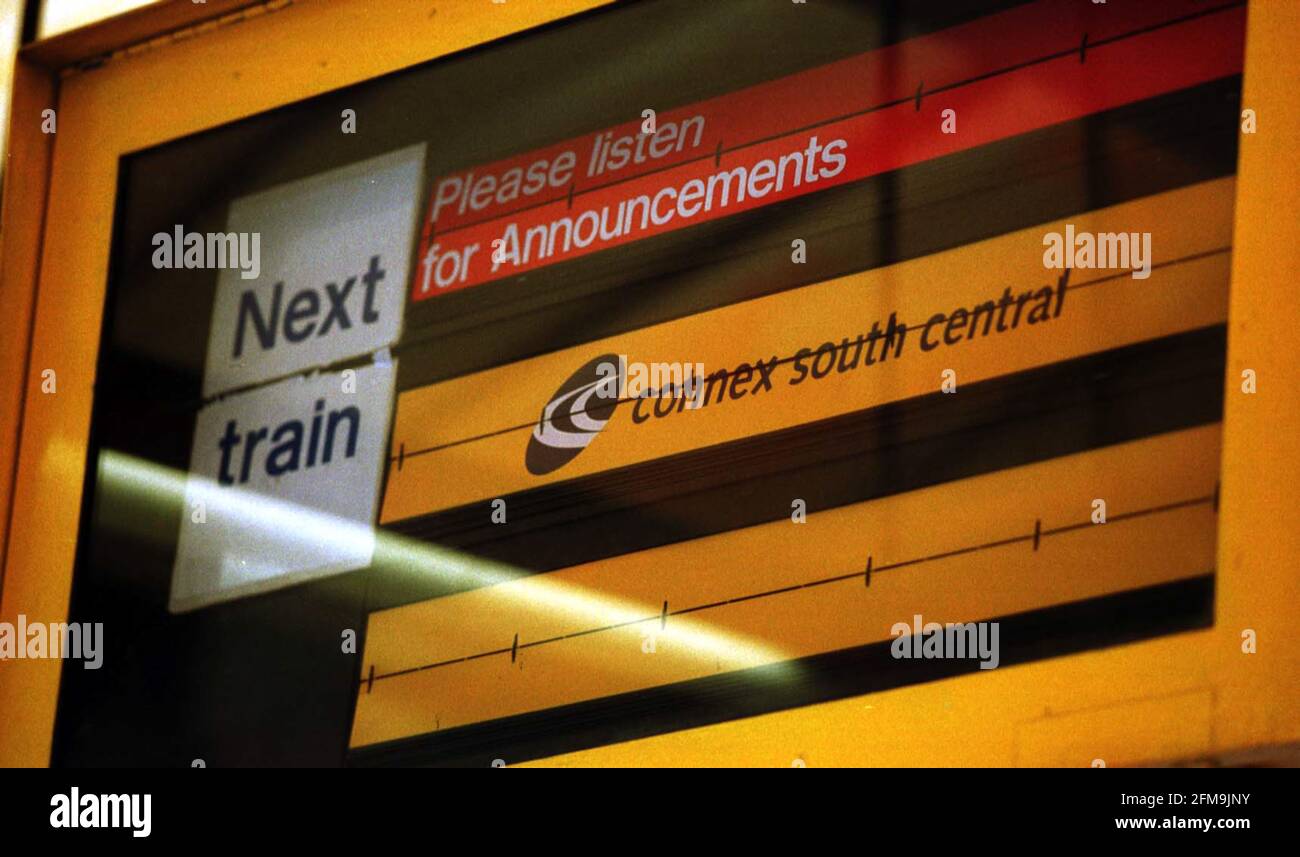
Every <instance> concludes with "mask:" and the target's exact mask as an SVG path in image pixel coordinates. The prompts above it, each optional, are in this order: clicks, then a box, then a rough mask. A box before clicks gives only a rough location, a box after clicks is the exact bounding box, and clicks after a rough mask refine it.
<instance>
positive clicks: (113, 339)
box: [52, 0, 1016, 767]
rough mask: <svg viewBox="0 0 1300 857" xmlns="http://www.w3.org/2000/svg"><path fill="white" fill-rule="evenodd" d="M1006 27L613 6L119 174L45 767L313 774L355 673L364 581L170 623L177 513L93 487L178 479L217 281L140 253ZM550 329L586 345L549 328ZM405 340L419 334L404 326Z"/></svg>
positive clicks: (935, 14)
mask: <svg viewBox="0 0 1300 857" xmlns="http://www.w3.org/2000/svg"><path fill="white" fill-rule="evenodd" d="M1013 5H1016V3H1014V2H1005V0H1002V1H1001V2H998V0H955V1H954V2H947V3H942V4H936V3H930V2H924V0H896V2H884V3H879V4H863V3H858V2H851V1H850V0H841V1H840V2H835V1H834V0H819V2H816V3H811V4H804V5H799V4H789V3H780V2H778V3H772V2H768V0H727V2H714V3H699V2H695V1H694V0H657V2H640V3H630V4H620V5H619V6H617V7H614V8H612V9H604V10H599V11H597V12H593V13H591V14H587V15H583V16H580V17H578V18H575V19H572V20H569V21H566V22H560V23H557V24H555V25H552V26H549V27H545V28H542V29H540V30H538V31H535V32H532V33H527V34H521V35H519V36H516V37H512V38H509V39H506V40H503V41H500V42H497V43H494V44H491V45H488V46H484V47H482V48H479V49H475V50H472V51H468V52H465V53H462V54H458V55H455V56H452V57H448V58H445V59H443V60H439V61H436V62H432V63H428V64H425V65H421V66H419V67H415V68H412V69H409V70H405V71H402V72H399V73H395V74H393V75H389V76H386V77H383V78H380V79H376V80H373V81H369V82H366V83H364V84H359V85H357V86H354V87H350V88H347V89H344V90H340V91H338V92H335V93H330V94H326V95H323V96H320V97H318V98H313V99H310V100H308V101H304V102H302V103H300V104H295V105H292V106H289V107H285V108H282V109H279V110H275V111H272V112H269V113H266V114H264V115H261V116H257V117H254V118H251V119H249V120H246V121H242V122H239V123H235V124H232V125H228V126H223V127H221V128H218V129H215V130H212V131H209V132H205V133H202V134H199V135H195V136H193V137H189V138H186V139H183V140H179V141H176V142H174V143H169V144H166V145H164V146H160V147H157V148H153V149H149V150H146V151H141V152H139V153H136V154H134V155H132V156H129V157H127V158H124V159H123V161H122V163H121V165H120V174H119V181H118V187H119V189H120V190H119V196H118V201H117V214H116V217H115V222H114V229H113V247H112V261H111V265H110V282H109V288H108V297H107V303H106V306H105V313H104V329H103V334H102V337H101V352H100V359H99V365H98V368H97V375H96V387H95V404H94V409H93V414H92V425H91V437H90V450H89V457H88V461H87V468H86V473H87V477H86V485H85V490H84V498H85V500H84V504H83V514H82V516H81V521H82V525H81V531H80V533H79V536H78V551H77V561H76V568H75V572H74V579H73V591H72V603H71V616H70V621H77V622H104V623H105V641H104V645H105V666H104V668H103V669H100V670H97V671H91V670H82V669H79V668H68V669H65V670H64V672H63V676H62V682H61V686H60V696H59V707H58V715H57V719H56V724H55V736H54V751H53V758H52V761H53V763H54V764H55V765H59V766H88V765H120V766H132V765H154V766H188V765H190V764H191V762H192V760H194V759H203V760H204V762H205V763H206V764H207V765H208V766H209V767H219V766H232V765H306V766H320V765H339V764H342V763H343V762H344V759H345V755H346V747H347V736H348V731H349V725H350V718H351V711H352V703H353V699H354V696H353V694H354V691H355V687H356V683H357V675H356V673H357V662H358V658H359V656H356V655H344V654H343V653H342V652H341V645H340V641H341V632H342V631H343V630H344V629H346V628H351V629H355V630H356V631H357V632H358V634H359V635H360V634H361V632H362V631H363V630H364V627H365V620H366V615H367V609H366V605H367V594H366V588H367V585H368V581H369V578H368V576H367V575H366V573H364V572H361V573H354V574H348V575H342V576H339V577H335V578H331V579H328V580H323V581H317V582H312V583H306V584H301V585H297V586H293V587H291V588H288V589H285V590H281V591H279V592H274V593H270V594H265V595H260V596H256V597H250V598H245V599H241V600H239V601H235V602H232V603H228V604H224V605H219V606H214V607H209V608H206V609H202V610H198V611H194V612H192V613H187V614H183V615H179V616H173V615H170V614H168V613H167V611H166V607H165V605H166V601H167V593H168V589H169V586H170V580H171V566H172V561H173V557H174V553H175V542H176V538H177V531H178V527H179V516H180V514H181V509H180V508H179V504H178V503H176V502H174V501H166V500H165V498H164V497H162V496H159V497H158V498H156V499H157V502H153V503H148V504H144V506H141V505H139V503H138V499H136V498H134V496H133V495H132V494H131V492H130V491H129V490H128V486H127V485H126V484H124V482H123V481H122V480H121V478H120V477H118V476H116V475H113V474H114V473H116V471H114V470H112V469H106V470H103V471H101V469H100V466H99V465H100V463H101V453H102V454H104V456H106V458H105V459H103V460H108V461H138V462H143V463H145V464H148V465H158V466H160V467H162V468H166V469H167V470H166V471H164V472H169V473H170V474H171V475H172V476H174V477H181V476H183V474H184V471H185V469H186V467H187V465H188V461H189V447H190V442H191V438H192V436H193V430H194V418H195V413H196V411H197V408H198V406H199V404H200V384H201V378H202V366H203V360H204V357H205V354H206V343H207V334H208V328H209V324H210V321H211V307H212V298H213V293H214V289H215V284H216V275H215V272H214V271H211V270H207V271H203V270H195V271H186V270H184V269H181V270H161V271H160V270H155V269H154V268H153V267H152V265H151V255H152V249H153V247H152V243H151V237H152V235H153V234H154V233H156V232H160V231H170V230H171V229H172V228H173V227H174V226H175V225H176V224H182V225H184V226H185V227H186V229H188V230H190V231H201V232H206V231H223V230H224V226H225V221H226V214H227V211H228V209H229V205H230V203H231V201H232V200H234V199H236V198H239V197H241V196H244V195H246V194H249V193H252V192H256V191H259V190H264V189H267V188H270V187H273V186H275V185H278V184H281V183H284V182H288V181H292V180H295V179H300V178H304V177H307V176H311V175H315V174H317V173H320V172H323V171H326V170H329V169H333V168H336V167H340V166H344V165H346V164H350V163H354V162H356V161H360V160H364V159H366V158H369V157H373V156H376V155H379V154H382V153H384V152H388V151H392V150H394V149H398V148H401V147H403V146H406V145H409V144H411V143H414V142H417V141H426V142H428V144H429V155H428V163H427V167H426V176H428V177H429V178H428V181H426V186H425V187H422V188H419V189H418V193H419V194H420V197H421V199H422V200H423V199H426V198H427V192H428V184H429V183H430V182H431V181H432V178H433V177H436V176H437V175H439V174H445V173H447V172H450V171H454V170H458V169H461V168H466V167H469V166H472V165H474V164H477V163H482V162H486V161H491V160H494V159H497V158H500V157H503V156H507V155H510V154H513V153H515V152H519V151H526V150H529V149H532V148H536V147H539V146H544V145H546V144H549V143H552V142H555V141H558V140H562V139H565V138H568V137H572V136H576V135H579V134H585V133H587V132H589V131H593V130H595V129H598V128H602V127H606V126H610V125H613V124H617V123H619V122H622V121H625V120H626V119H627V118H628V117H629V116H635V115H639V113H640V110H641V109H642V108H643V107H644V106H646V105H655V106H656V107H657V108H660V109H665V108H668V107H672V106H675V105H679V104H686V103H691V102H694V101H697V100H700V99H702V98H708V97H711V96H714V95H717V94H720V93H723V92H727V91H731V90H734V89H737V88H740V87H743V86H747V85H750V84H753V83H758V82H761V81H764V80H769V79H772V78H775V77H780V76H782V75H785V74H788V73H791V72H794V71H798V70H801V69H804V68H808V67H812V66H816V65H820V64H823V63H826V62H829V61H832V60H835V59H839V58H841V57H844V56H848V55H851V54H855V53H859V52H862V51H866V50H870V49H872V48H874V47H878V46H880V45H882V44H886V43H889V42H892V41H897V40H899V39H904V38H909V37H911V36H914V35H917V34H920V33H924V32H928V31H931V30H934V29H940V28H942V27H946V26H950V25H952V24H954V23H958V22H960V21H963V20H967V19H969V18H972V17H976V16H978V15H982V14H988V13H990V12H994V11H998V10H1000V9H1004V8H1007V7H1010V6H1013ZM340 37H344V36H343V34H341V36H340ZM217 85H219V83H218V84H217ZM131 107H132V109H144V108H143V105H131ZM344 109H353V110H355V111H356V112H357V117H358V133H357V134H355V135H344V134H342V133H340V122H341V119H340V113H341V111H342V110H344ZM413 192H415V191H413ZM413 243H414V242H413ZM557 276H558V275H557ZM563 276H564V277H565V278H568V277H571V276H572V275H571V274H569V273H565V274H564V275H563ZM425 312H432V310H427V311H425ZM439 312H443V313H446V312H447V310H445V309H444V310H442V311H439ZM545 321H546V323H547V324H548V325H553V326H554V329H555V330H556V331H563V330H564V329H565V328H566V327H567V328H570V329H575V330H576V329H580V328H581V322H580V321H575V320H574V319H569V320H568V321H566V320H565V316H564V315H563V313H561V314H560V315H552V316H551V317H549V318H547V319H545ZM421 322H422V319H421V318H420V317H419V313H416V314H413V315H412V317H411V319H410V324H409V327H411V328H412V329H414V328H417V327H418V326H419V325H420V323H421ZM487 332H489V333H490V330H488V331H487ZM560 335H561V334H560V333H556V336H560ZM557 341H558V340H557ZM527 347H530V348H544V347H545V343H544V342H531V343H529V344H528V345H527ZM509 354H510V352H509V351H508V350H502V351H501V352H500V353H499V354H498V355H497V357H496V358H492V357H490V356H489V358H488V359H497V360H498V361H502V360H504V359H506V358H508V357H509ZM431 359H433V360H434V361H435V362H436V361H437V360H438V359H440V358H438V357H437V356H436V355H435V356H434V357H432V358H431ZM480 359H482V357H480ZM434 371H435V372H446V371H447V370H446V369H435V370H434ZM363 644H364V640H360V641H359V645H363Z"/></svg>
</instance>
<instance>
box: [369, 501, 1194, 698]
mask: <svg viewBox="0 0 1300 857" xmlns="http://www.w3.org/2000/svg"><path fill="white" fill-rule="evenodd" d="M1213 503H1214V494H1206V495H1205V496H1203V497H1194V498H1191V499H1188V500H1179V501H1176V502H1173V503H1165V504H1163V505H1159V506H1151V507H1149V508H1146V509H1138V510H1136V511H1133V512H1124V513H1122V514H1119V515H1111V516H1110V517H1108V518H1107V520H1106V524H1096V523H1093V522H1092V521H1091V520H1089V521H1085V522H1081V523H1075V524H1065V525H1062V526H1059V527H1052V528H1050V529H1044V530H1041V531H1040V532H1039V533H1038V538H1039V539H1046V538H1048V537H1050V536H1056V535H1061V534H1063V533H1069V532H1073V531H1075V530H1081V529H1086V528H1088V527H1096V526H1105V525H1109V524H1114V523H1120V522H1123V521H1130V520H1134V519H1136V518H1142V517H1146V516H1149V515H1158V514H1161V513H1164V512H1172V511H1175V510H1178V509H1186V508H1190V507H1193V506H1201V505H1206V504H1210V505H1213ZM1034 538H1035V535H1034V533H1033V532H1030V533H1027V534H1025V535H1021V536H1011V537H1009V538H1005V539H998V540H996V541H991V542H984V543H983V544H978V545H970V546H968V547H963V548H956V549H954V550H950V551H943V552H941V553H935V554H930V555H928V556H922V557H917V558H915V559H907V560H902V561H899V562H893V563H886V564H883V565H878V566H873V568H872V574H878V573H880V572H884V571H892V570H896V569H900V568H910V567H912V566H917V565H923V564H925V563H929V562H937V561H939V560H944V559H951V558H953V557H956V556H963V555H966V554H971V553H978V552H980V551H986V550H992V549H994V548H999V547H1006V546H1008V545H1013V544H1017V543H1020V542H1032V541H1033V540H1034ZM865 573H866V572H865V570H863V569H858V570H855V571H852V572H849V573H846V574H837V575H834V576H833V577H823V578H818V579H816V580H810V581H807V582H805V583H796V584H793V585H790V586H783V587H781V588H779V589H768V590H764V591H762V592H753V593H749V594H747V595H739V596H736V597H735V598H727V599H724V600H722V601H712V602H709V603H707V604H697V605H695V606H693V607H685V608H683V609H681V610H671V611H667V612H666V613H661V614H654V615H651V616H646V617H644V618H641V619H630V620H627V621H625V622H617V623H614V624H611V625H604V626H601V627H598V628H587V629H584V630H581V631H574V632H572V633H569V634H562V635H560V636H556V637H548V638H546V639H544V640H535V641H533V642H531V643H519V644H518V648H520V649H525V648H531V647H534V646H543V645H548V644H550V643H556V642H560V641H562V640H570V639H573V638H574V637H584V636H589V635H591V634H598V633H601V632H604V631H614V630H618V629H619V628H626V627H628V626H631V625H639V624H642V623H645V622H653V621H655V620H659V619H662V618H663V617H664V616H665V615H666V616H685V615H687V614H689V613H698V612H700V611H703V610H713V609H716V608H718V607H725V606H727V605H729V604H739V603H741V602H744V601H753V600H755V599H759V598H771V597H774V596H777V595H784V594H786V593H790V592H795V591H797V590H800V589H811V588H813V587H817V586H825V585H827V584H831V583H840V582H843V581H845V580H858V579H860V578H862V576H863V575H864V574H865ZM512 650H513V647H511V646H507V647H505V648H502V649H493V650H492V651H488V652H480V653H478V654H474V655H466V656H465V657H461V658H452V659H450V660H445V661H437V662H434V663H430V664H424V665H421V666H418V667H408V668H406V669H401V670H396V671H394V672H390V673H381V674H377V675H373V677H372V679H371V681H372V682H374V681H380V680H382V679H387V678H396V677H398V676H403V675H410V674H411V673H417V672H424V671H425V670H431V669H437V668H439V667H446V666H453V665H455V664H461V663H465V662H467V661H473V660H479V659H481V658H486V657H491V656H493V655H502V654H510V652H511V651H512ZM371 666H372V668H373V664H372V665H371Z"/></svg>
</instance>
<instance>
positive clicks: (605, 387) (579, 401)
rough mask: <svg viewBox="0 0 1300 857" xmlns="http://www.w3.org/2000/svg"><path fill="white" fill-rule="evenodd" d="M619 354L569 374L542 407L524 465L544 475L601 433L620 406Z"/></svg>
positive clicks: (536, 474) (574, 454)
mask: <svg viewBox="0 0 1300 857" xmlns="http://www.w3.org/2000/svg"><path fill="white" fill-rule="evenodd" d="M620 365H621V364H620V361H619V357H618V355H617V354H604V355H601V356H600V357H597V358H596V359H595V360H592V361H591V362H590V363H587V364H586V365H584V366H583V367H582V368H581V369H579V370H578V371H577V372H574V373H573V374H572V375H571V376H569V380H567V381H565V382H564V384H563V385H561V386H560V389H559V390H556V391H555V395H554V396H552V397H551V400H550V401H549V402H547V403H546V407H545V408H543V409H542V416H541V420H539V421H538V423H537V425H536V426H534V427H533V435H532V437H531V438H529V440H528V451H527V453H526V454H525V455H524V465H525V466H526V467H527V468H528V472H529V473H531V474H533V475H534V476H544V475H545V474H547V473H551V472H552V471H555V470H558V469H559V468H561V467H563V466H564V465H566V464H568V463H569V462H570V461H572V460H573V459H574V458H576V457H577V455H578V453H580V452H582V451H583V450H584V449H586V448H587V444H589V443H591V441H592V439H593V438H595V437H596V435H597V434H599V433H600V430H601V429H603V428H604V427H605V423H607V422H609V419H610V417H612V416H613V415H614V409H615V408H616V407H617V406H618V391H619V390H620V389H621V387H622V378H621V374H620V370H619V367H620Z"/></svg>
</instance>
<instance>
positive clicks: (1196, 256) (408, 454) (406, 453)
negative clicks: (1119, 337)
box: [388, 218, 1232, 463]
mask: <svg viewBox="0 0 1300 857" xmlns="http://www.w3.org/2000/svg"><path fill="white" fill-rule="evenodd" d="M1067 219H1068V218H1067ZM1231 252H1232V246H1231V245H1228V246H1226V247H1215V248H1214V249H1212V250H1204V251H1201V252H1198V253H1192V254H1190V255H1187V256H1181V257H1179V258H1177V259H1171V260H1169V261H1167V262H1160V263H1158V264H1154V265H1152V266H1151V270H1153V271H1155V270H1159V269H1161V268H1169V267H1173V266H1175V265H1181V264H1185V263H1188V262H1195V261H1199V260H1201V259H1204V258H1207V257H1209V256H1217V255H1220V254H1223V253H1231ZM1131 275H1132V272H1131V271H1128V270H1125V271H1121V272H1119V273H1116V274H1108V275H1107V276H1105V277H1098V278H1096V279H1092V280H1084V281H1083V282H1079V283H1067V284H1066V290H1067V291H1072V290H1076V289H1085V288H1088V287H1089V286H1096V285H1101V284H1103V283H1109V282H1114V281H1115V280H1122V279H1125V278H1128V277H1130V276H1131ZM850 276H851V275H850ZM908 329H909V330H911V329H913V328H908ZM841 348H843V349H844V350H845V351H847V350H848V348H849V346H847V345H837V346H835V348H834V350H833V351H832V353H833V354H838V353H839V351H840V349H841ZM798 356H799V355H798V354H792V355H790V356H789V357H782V358H780V359H778V360H777V361H776V363H774V364H772V365H773V366H782V365H784V364H786V363H791V362H793V361H794V360H795V359H796V358H797V357H798ZM440 383H446V382H440ZM649 398H660V397H658V396H628V397H623V398H619V399H616V400H614V401H613V402H612V403H611V402H608V401H602V402H600V403H598V404H596V405H592V406H590V407H589V408H582V409H581V410H574V411H570V412H569V413H570V414H585V413H587V411H589V410H594V409H596V408H602V409H603V408H609V407H616V406H618V405H623V404H627V403H629V402H636V401H639V400H640V399H649ZM534 425H536V422H527V423H521V424H518V425H512V426H507V427H506V428H502V429H494V430H493V431H490V432H485V433H483V434H476V435H471V436H470V437H465V438H459V439H457V440H451V441H447V442H446V443H442V444H438V445H436V446H428V447H424V448H421V449H415V450H409V449H406V448H405V443H406V442H405V441H400V448H401V449H402V455H401V458H402V461H403V463H405V462H407V461H410V460H411V459H412V458H415V457H417V456H420V455H426V454H429V453H433V452H441V451H443V450H445V449H451V448H452V447H456V446H463V445H465V444H467V443H475V442H477V441H480V440H489V439H490V438H494V437H499V436H501V435H503V434H510V433H511V432H517V431H524V430H525V429H527V430H531V429H532V428H533V426H534ZM388 460H389V462H390V463H391V462H394V461H397V460H398V456H395V455H391V454H390V455H389V456H388Z"/></svg>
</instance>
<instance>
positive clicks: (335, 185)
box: [203, 143, 425, 398]
mask: <svg viewBox="0 0 1300 857" xmlns="http://www.w3.org/2000/svg"><path fill="white" fill-rule="evenodd" d="M424 149H425V146H424V144H423V143H421V144H419V145H417V146H411V147H409V148H406V149H400V150H398V151H396V152H391V153H389V154H387V155H382V156H380V157H378V158H372V159H370V160H368V161H362V162H361V163H357V164H351V165H349V166H347V167H343V168H341V169H337V170H331V171H330V172H327V173H322V174H320V175H317V176H312V177H311V178H307V179H303V180H301V181H296V182H290V183H288V184H283V185H279V186H277V187H274V188H272V189H270V190H267V191H263V192H261V193H256V194H253V195H251V196H245V197H241V198H239V199H237V200H235V201H234V202H233V203H231V206H230V215H229V217H228V219H227V223H226V229H227V234H231V233H233V234H237V235H245V236H252V235H253V234H254V233H256V234H257V235H258V239H257V244H256V246H258V247H259V248H260V251H259V254H260V261H259V265H258V274H259V275H258V276H257V278H256V279H245V278H244V274H245V273H251V272H250V271H241V270H240V269H239V268H233V267H232V268H225V269H222V271H221V273H220V275H219V276H218V279H217V293H216V300H215V302H214V304H213V313H212V326H211V328H210V332H209V335H208V356H207V362H206V364H205V367H204V373H203V396H204V398H211V397H212V396H215V395H217V394H219V393H222V392H225V391H228V390H232V389H236V388H239V387H246V386H250V385H253V384H260V383H263V382H266V381H269V380H272V379H275V378H282V377H284V376H286V375H289V374H292V373H294V372H299V371H302V370H304V369H310V368H312V367H317V366H326V365H329V364H331V363H334V362H336V361H340V360H347V359H350V358H352V357H357V356H359V355H362V354H369V353H372V352H374V351H377V350H379V349H380V348H384V347H387V346H389V345H391V344H392V343H393V342H394V341H396V339H397V337H398V334H399V333H400V332H401V324H402V310H403V308H404V306H405V304H406V291H407V275H408V273H409V271H410V261H411V259H410V256H411V245H412V242H413V239H414V229H415V221H416V213H417V208H418V205H419V195H420V178H421V171H422V170H423V166H424ZM248 243H249V245H250V246H251V245H252V239H251V237H250V238H249V241H248Z"/></svg>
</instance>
